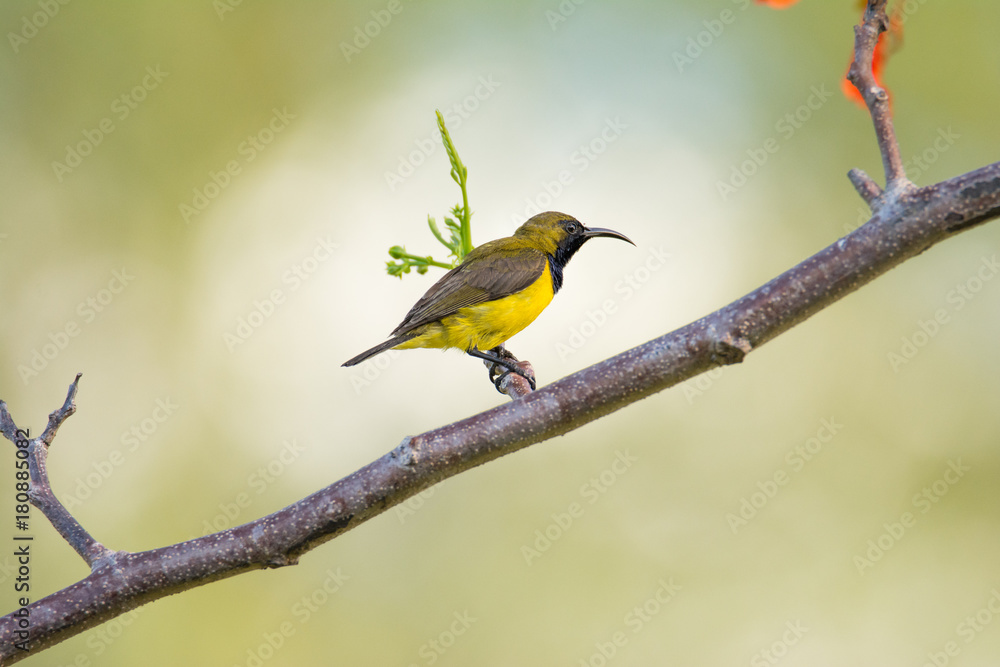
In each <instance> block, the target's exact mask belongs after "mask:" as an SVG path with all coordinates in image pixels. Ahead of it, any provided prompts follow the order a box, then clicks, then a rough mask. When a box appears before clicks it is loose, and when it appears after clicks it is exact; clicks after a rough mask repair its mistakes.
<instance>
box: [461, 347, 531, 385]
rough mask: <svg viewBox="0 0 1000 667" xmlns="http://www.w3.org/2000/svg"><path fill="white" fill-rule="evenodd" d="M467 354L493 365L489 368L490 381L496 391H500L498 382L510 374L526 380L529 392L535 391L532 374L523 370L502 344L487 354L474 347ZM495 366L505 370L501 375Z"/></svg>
mask: <svg viewBox="0 0 1000 667" xmlns="http://www.w3.org/2000/svg"><path fill="white" fill-rule="evenodd" d="M467 354H469V356H472V357H476V358H478V359H483V360H484V361H488V362H490V363H492V364H493V366H492V367H490V380H491V381H492V382H493V385H494V386H495V387H496V388H497V391H500V381H501V380H503V379H504V378H505V377H507V376H508V375H510V373H512V372H513V373H517V374H518V375H520V376H521V377H523V378H524V379H525V380H527V381H528V384H529V385H530V386H531V390H532V391H534V390H535V376H534V374H532V373H531V372H530V371H526V370H525V369H523V368H521V366H519V365H518V362H517V357H515V356H514V355H513V354H511V353H510V352H508V351H507V348H505V347H504V346H503V345H502V344H501V345H497V346H496V347H494V348H493V349H491V350H490V351H489V352H483V351H482V350H480V349H479V348H477V347H474V348H472V349H471V350H468V352H467ZM497 366H502V367H503V368H506V369H507V370H506V371H505V372H503V373H499V372H498V370H497Z"/></svg>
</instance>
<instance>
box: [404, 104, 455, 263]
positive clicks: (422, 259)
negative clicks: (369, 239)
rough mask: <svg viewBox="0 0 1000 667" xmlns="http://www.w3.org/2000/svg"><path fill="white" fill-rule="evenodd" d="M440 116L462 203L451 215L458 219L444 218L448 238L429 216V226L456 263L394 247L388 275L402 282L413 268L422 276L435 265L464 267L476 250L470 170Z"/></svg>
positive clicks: (453, 209) (439, 123) (445, 143)
mask: <svg viewBox="0 0 1000 667" xmlns="http://www.w3.org/2000/svg"><path fill="white" fill-rule="evenodd" d="M436 113H437V124H438V129H439V130H440V131H441V141H442V142H443V143H444V149H445V151H446V152H447V153H448V161H449V162H450V163H451V178H452V180H454V181H455V182H456V183H458V187H459V188H461V189H462V203H461V204H456V205H455V206H454V207H453V208H452V209H451V211H450V213H451V215H452V216H454V217H449V216H447V215H446V216H445V217H444V226H445V231H446V232H447V233H448V237H447V238H445V235H444V234H442V233H441V229H440V228H439V227H438V224H437V222H436V221H435V220H434V218H432V217H431V216H429V215H428V216H427V226H428V227H430V228H431V233H432V234H434V238H436V239H437V240H438V241H439V242H440V243H441V245H443V246H444V247H445V248H447V249H448V254H449V256H450V257H452V261H450V262H440V261H438V260H436V259H434V258H433V257H432V256H430V255H427V256H420V255H413V254H411V253H408V252H406V248H405V247H403V246H398V245H395V246H392V247H391V248H389V256H390V257H392V259H393V260H394V261H391V262H386V272H387V273H388V274H389V275H390V276H398V277H399V278H400V279H402V277H403V274H404V273H409V272H410V269H416V270H417V273H420V274H424V273H427V269H428V267H431V266H439V267H441V268H442V269H453V268H455V267H456V266H458V265H459V264H461V263H462V259H464V258H465V256H466V255H467V254H469V253H470V252H471V251H472V230H471V224H470V220H471V218H472V211H470V210H469V192H468V189H467V183H468V179H469V170H468V169H467V168H466V166H465V165H464V164H462V158H460V157H458V151H457V150H455V144H454V143H453V142H452V140H451V134H449V133H448V128H447V127H445V124H444V116H442V115H441V112H440V111H437V112H436Z"/></svg>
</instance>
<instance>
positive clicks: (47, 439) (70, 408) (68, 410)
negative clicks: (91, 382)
mask: <svg viewBox="0 0 1000 667" xmlns="http://www.w3.org/2000/svg"><path fill="white" fill-rule="evenodd" d="M81 377H83V373H77V374H76V378H75V379H74V380H73V382H72V384H70V385H69V391H67V392H66V400H65V401H64V402H63V404H62V407H61V408H59V409H58V410H55V411H54V412H52V414H50V415H49V423H48V425H47V426H46V427H45V431H44V432H43V433H42V437H41V440H42V442H44V443H45V445H46V446H48V445H51V444H52V440H53V439H54V438H55V437H56V431H58V430H59V427H60V426H62V423H63V422H64V421H66V420H67V419H69V417H70V416H71V415H72V414H73V413H74V412H76V403H75V401H76V390H77V388H78V387H79V386H80V378H81Z"/></svg>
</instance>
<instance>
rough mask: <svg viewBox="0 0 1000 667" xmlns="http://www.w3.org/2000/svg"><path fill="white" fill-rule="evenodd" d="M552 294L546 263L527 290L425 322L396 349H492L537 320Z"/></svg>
mask: <svg viewBox="0 0 1000 667" xmlns="http://www.w3.org/2000/svg"><path fill="white" fill-rule="evenodd" d="M552 297H553V292H552V275H551V274H550V273H549V264H548V262H546V263H545V270H544V271H542V275H541V276H539V278H538V280H536V281H535V282H533V283H532V284H531V285H530V286H528V287H527V288H526V289H524V290H522V291H520V292H518V293H517V294H511V295H510V296H505V297H503V298H502V299H497V300H495V301H487V302H486V303H481V304H478V305H475V306H469V307H467V308H460V309H459V310H458V312H456V313H454V314H453V315H449V316H447V317H445V318H442V319H441V320H438V321H437V322H431V323H429V324H425V325H424V326H423V327H421V329H422V331H421V332H420V333H419V334H418V335H417V336H416V337H415V338H413V339H411V340H408V341H406V342H405V343H401V344H400V345H397V346H396V349H399V350H406V349H410V348H414V347H440V348H448V347H457V348H459V349H460V350H471V349H472V348H477V349H479V350H490V349H492V348H494V347H496V346H497V345H500V344H502V343H503V342H505V341H506V340H507V339H508V338H510V337H511V336H513V335H514V334H516V333H518V332H519V331H521V330H522V329H524V328H525V327H526V326H528V325H529V324H531V323H532V322H534V321H535V318H536V317H538V315H539V314H540V313H541V312H542V311H543V310H545V307H546V306H548V305H549V303H551V302H552Z"/></svg>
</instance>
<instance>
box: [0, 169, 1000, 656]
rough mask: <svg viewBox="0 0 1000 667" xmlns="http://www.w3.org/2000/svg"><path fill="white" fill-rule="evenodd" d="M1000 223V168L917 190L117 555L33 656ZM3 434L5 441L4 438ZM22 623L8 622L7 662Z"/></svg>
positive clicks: (657, 386)
mask: <svg viewBox="0 0 1000 667" xmlns="http://www.w3.org/2000/svg"><path fill="white" fill-rule="evenodd" d="M998 215H1000V163H995V164H992V165H989V166H988V167H984V168H982V169H979V170H976V171H974V172H971V173H968V174H965V175H964V176H960V177H958V178H955V179H952V180H950V181H946V182H943V183H940V184H938V185H935V186H931V187H927V188H922V189H919V190H915V191H913V192H911V193H909V194H906V195H903V196H900V197H898V198H897V201H896V202H895V205H894V206H891V207H884V208H883V209H881V210H880V211H879V212H877V213H876V214H875V216H874V217H873V218H872V219H871V220H870V221H869V222H868V223H867V224H865V225H863V226H862V227H860V228H858V229H857V230H855V231H854V232H852V233H851V234H849V235H847V236H845V237H844V238H842V239H840V240H839V241H837V242H836V243H834V244H833V245H831V246H829V247H827V248H825V249H824V250H822V251H820V252H818V253H816V254H815V255H813V256H812V257H810V258H809V259H807V260H805V261H804V262H802V263H801V264H799V265H798V266H795V267H794V268H792V269H790V270H789V271H787V272H785V273H783V274H781V275H780V276H778V277H777V278H775V279H773V280H771V281H770V282H768V283H767V284H766V285H763V286H762V287H760V288H758V289H756V290H754V291H753V292H751V293H750V294H747V295H746V296H744V297H743V298H741V299H739V300H737V301H734V302H733V303H731V304H729V305H728V306H725V307H724V308H721V309H720V310H718V311H716V312H714V313H712V314H711V315H707V316H706V317H703V318H702V319H700V320H698V321H696V322H693V323H691V324H689V325H687V326H685V327H683V328H681V329H678V330H676V331H673V332H671V333H668V334H666V335H664V336H662V337H660V338H657V339H655V340H651V341H649V342H647V343H644V344H642V345H640V346H638V347H635V348H633V349H631V350H628V351H627V352H623V353H621V354H619V355H617V356H615V357H612V358H610V359H607V360H606V361H603V362H601V363H599V364H596V365H594V366H591V367H589V368H586V369H584V370H582V371H580V372H578V373H574V374H573V375H570V376H568V377H565V378H563V379H562V380H559V381H557V382H554V383H552V384H550V385H548V386H545V387H543V388H542V389H540V390H538V391H536V392H532V393H530V394H529V395H527V396H525V397H524V398H522V399H521V400H517V401H512V402H510V403H507V404H504V405H501V406H499V407H496V408H494V409H492V410H489V411H487V412H484V413H481V414H479V415H476V416H474V417H469V418H468V419H464V420H462V421H459V422H456V423H454V424H450V425H448V426H443V427H441V428H438V429H435V430H433V431H429V432H427V433H423V434H421V435H418V436H414V437H411V438H406V439H405V440H404V441H403V442H402V444H400V445H399V446H398V447H396V448H395V449H393V450H392V451H391V452H389V453H388V454H386V455H385V456H383V457H382V458H380V459H379V460H377V461H374V462H373V463H371V464H369V465H367V466H365V467H364V468H362V469H360V470H358V471H357V472H355V473H353V474H352V475H350V476H348V477H346V478H344V479H342V480H340V481H339V482H336V483H334V484H331V485H330V486H328V487H326V488H325V489H322V490H321V491H318V492H317V493H314V494H313V495H311V496H308V497H307V498H303V499H302V500H300V501H299V502H297V503H295V504H293V505H290V506H288V507H286V508H284V509H282V510H280V511H278V512H275V513H274V514H271V515H269V516H266V517H263V518H261V519H258V520H256V521H253V522H251V523H248V524H245V525H242V526H238V527H236V528H233V529H230V530H227V531H223V532H221V533H216V534H213V535H207V536H205V537H201V538H198V539H195V540H191V541H189V542H184V543H181V544H175V545H172V546H169V547H164V548H161V549H155V550H153V551H146V552H142V553H135V554H132V553H125V552H116V553H114V554H113V557H111V558H108V559H105V560H104V561H102V562H99V563H97V564H96V565H97V566H96V567H95V569H94V571H93V572H92V573H91V574H90V576H88V577H86V578H85V579H83V580H82V581H80V582H78V583H77V584H74V585H73V586H70V587H69V588H66V589H64V590H62V591H59V592H57V593H54V594H52V595H50V596H48V597H46V598H44V599H42V600H39V601H37V602H35V603H33V604H32V605H31V606H30V610H31V617H32V619H33V622H34V625H33V630H32V632H33V635H32V641H31V651H30V653H34V652H37V651H39V650H41V649H43V648H45V647H46V646H50V645H52V644H54V643H57V642H59V641H62V640H64V639H67V638H69V637H72V636H74V635H76V634H79V633H80V632H82V631H84V630H86V629H87V628H90V627H93V626H94V625H97V624H98V623H102V622H104V621H106V620H108V619H110V618H113V617H114V616H117V615H119V614H121V613H124V612H125V611H127V610H129V609H132V608H134V607H136V606H138V605H141V604H144V603H146V602H149V601H151V600H155V599H158V598H161V597H164V596H166V595H170V594H172V593H177V592H179V591H182V590H185V589H188V588H192V587H195V586H200V585H202V584H206V583H209V582H212V581H216V580H218V579H222V578H225V577H230V576H233V575H236V574H240V573H242V572H246V571H248V570H253V569H260V568H265V567H279V566H282V565H288V564H292V563H294V562H295V561H296V559H297V558H298V557H299V556H300V555H301V554H303V553H305V552H307V551H309V550H311V549H313V548H315V547H317V546H318V545H320V544H322V543H324V542H326V541H327V540H330V539H332V538H334V537H336V536H337V535H340V534H342V533H344V532H346V531H348V530H350V529H351V528H354V527H355V526H358V525H359V524H361V523H362V522H364V521H367V520H368V519H370V518H372V517H374V516H377V515H378V514H380V513H382V512H384V511H386V510H387V509H389V508H390V507H393V506H394V505H397V504H399V503H401V502H403V501H404V500H406V499H407V498H409V497H411V496H413V495H414V494H416V493H419V492H420V491H422V490H424V489H426V488H428V487H430V486H432V485H433V484H436V483H437V482H439V481H441V480H443V479H446V478H448V477H451V476H453V475H457V474H459V473H460V472H462V471H465V470H468V469H469V468H472V467H474V466H478V465H481V464H483V463H486V462H488V461H491V460H493V459H496V458H498V457H500V456H504V455H506V454H510V453H512V452H515V451H518V450H519V449H522V448H524V447H527V446H529V445H532V444H534V443H537V442H541V441H543V440H547V439H549V438H551V437H553V436H556V435H561V434H563V433H566V432H568V431H571V430H573V429H575V428H578V427H580V426H582V425H584V424H586V423H588V422H591V421H594V420H595V419H598V418H600V417H602V416H604V415H606V414H608V413H610V412H613V411H615V410H618V409H620V408H622V407H624V406H626V405H628V404H630V403H634V402H635V401H638V400H639V399H641V398H644V397H646V396H649V395H650V394H653V393H656V392H658V391H662V390H663V389H666V388H667V387H671V386H673V385H676V384H678V383H679V382H682V381H684V380H686V379H688V378H691V377H693V376H695V375H697V374H699V373H702V372H705V371H707V370H709V369H711V368H713V367H716V366H719V365H722V364H731V363H737V362H740V361H742V360H743V358H744V357H745V355H746V354H748V353H749V352H751V351H752V350H754V349H756V348H757V347H759V346H761V345H762V344H764V343H766V342H767V341H769V340H771V339H772V338H774V337H776V336H778V335H779V334H781V333H782V332H784V331H787V330H788V329H790V328H791V327H793V326H795V325H796V324H798V323H799V322H802V321H803V320H805V319H806V318H808V317H809V316H810V315H813V314H814V313H816V312H818V311H820V310H822V309H823V308H825V307H827V306H829V305H830V304H832V303H834V302H835V301H837V300H838V299H840V298H842V297H843V296H845V295H847V294H849V293H850V292H853V291H854V290H856V289H858V288H859V287H861V286H862V285H864V284H866V283H868V282H871V281H872V280H874V279H875V278H876V277H878V276H880V275H882V274H883V273H885V272H886V271H888V270H889V269H891V268H893V267H894V266H897V265H898V264H900V263H902V262H904V261H906V260H907V259H909V258H911V257H914V256H916V255H918V254H920V253H921V252H923V251H925V250H927V249H928V248H930V247H931V246H933V245H934V244H936V243H939V242H941V241H943V240H945V239H947V238H949V237H951V236H953V235H954V234H956V233H958V232H960V231H963V230H966V229H969V228H971V227H973V226H975V225H978V224H981V223H983V222H985V221H986V220H989V219H991V218H994V217H996V216H998ZM5 432H6V431H5ZM15 621H16V619H14V618H13V617H12V616H11V615H8V616H6V617H4V618H2V619H0V658H2V659H3V660H4V664H7V661H8V660H9V661H16V660H19V659H21V658H23V657H26V655H28V653H24V652H19V651H17V650H16V649H15V648H14V647H13V645H12V637H13V633H14V631H15V629H16V622H15Z"/></svg>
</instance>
